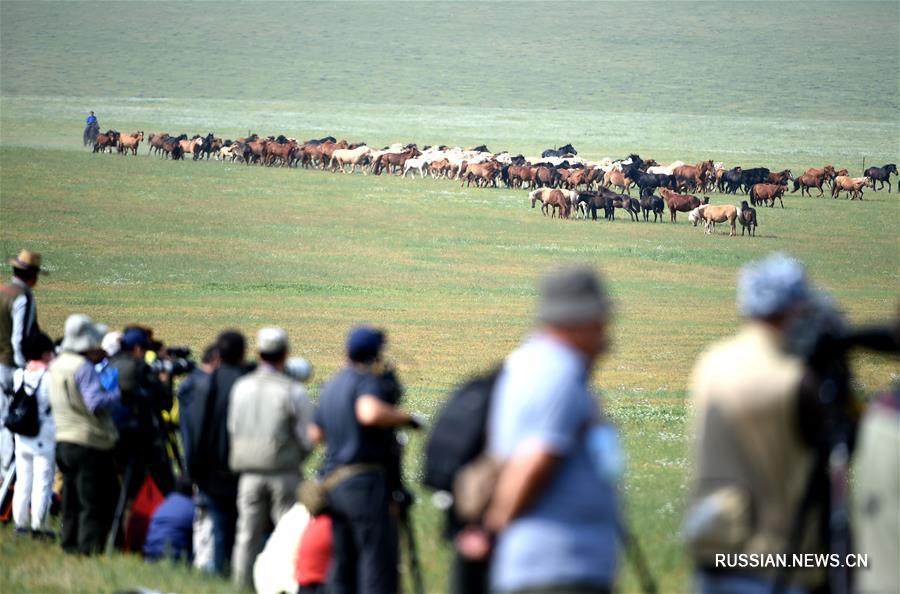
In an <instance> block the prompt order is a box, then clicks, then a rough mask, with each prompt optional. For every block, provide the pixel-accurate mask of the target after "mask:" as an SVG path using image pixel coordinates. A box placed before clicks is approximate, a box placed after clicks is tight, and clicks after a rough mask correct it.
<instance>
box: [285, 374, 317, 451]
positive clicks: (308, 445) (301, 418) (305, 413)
mask: <svg viewBox="0 0 900 594" xmlns="http://www.w3.org/2000/svg"><path fill="white" fill-rule="evenodd" d="M291 404H292V405H293V408H294V410H293V412H294V435H295V436H296V437H297V441H298V442H299V443H300V446H301V448H302V449H303V452H304V453H309V452H311V451H312V450H313V448H314V447H316V444H317V443H318V440H316V441H313V440H312V431H311V430H310V427H312V426H314V423H313V413H314V411H313V406H312V403H311V402H310V401H309V398H307V397H306V390H305V389H304V388H303V386H301V385H300V384H295V385H294V386H292V388H291Z"/></svg>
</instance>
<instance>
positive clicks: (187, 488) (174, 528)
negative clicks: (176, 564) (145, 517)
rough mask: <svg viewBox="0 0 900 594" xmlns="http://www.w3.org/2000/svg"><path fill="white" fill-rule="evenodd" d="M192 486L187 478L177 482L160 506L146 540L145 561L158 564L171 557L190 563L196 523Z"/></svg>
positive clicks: (154, 515)
mask: <svg viewBox="0 0 900 594" xmlns="http://www.w3.org/2000/svg"><path fill="white" fill-rule="evenodd" d="M192 493H193V486H192V485H191V482H190V481H189V480H188V479H186V478H185V477H179V478H178V479H177V480H176V481H175V488H174V489H172V491H171V492H170V493H169V494H168V495H167V496H166V499H165V501H163V502H162V503H160V504H159V507H157V508H156V510H154V512H153V515H152V516H151V517H150V524H149V526H148V527H147V538H146V540H144V547H143V551H144V559H145V560H147V561H159V560H160V559H164V558H166V557H170V558H172V559H173V560H175V561H187V560H189V559H190V557H191V540H192V531H193V524H194V501H193V499H192V497H191V495H192Z"/></svg>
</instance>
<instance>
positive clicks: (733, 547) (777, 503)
mask: <svg viewBox="0 0 900 594" xmlns="http://www.w3.org/2000/svg"><path fill="white" fill-rule="evenodd" d="M811 298H812V291H811V289H810V286H809V283H808V281H807V277H806V271H805V270H804V268H803V266H802V265H801V264H800V263H799V262H797V261H796V260H793V259H791V258H788V257H786V256H784V255H781V254H775V255H772V256H769V257H768V258H766V259H764V260H762V261H758V262H754V263H751V264H749V265H747V266H746V267H744V269H743V270H742V271H741V274H740V279H739V282H738V295H737V303H738V309H739V311H740V313H741V315H742V316H743V317H744V318H745V323H744V324H743V326H742V327H741V328H740V330H739V332H738V333H737V335H736V336H733V337H731V338H728V339H725V340H723V341H722V342H719V343H718V344H716V345H714V346H712V347H711V348H710V349H709V350H707V351H706V352H705V353H704V354H703V355H702V356H701V357H700V359H699V361H698V362H697V364H696V366H695V367H694V371H693V375H692V378H691V386H690V393H691V399H692V402H693V412H694V418H693V429H692V434H693V436H694V444H693V469H694V476H693V482H692V486H691V489H690V500H689V507H688V512H687V516H686V519H685V527H684V530H685V537H686V540H687V544H688V547H689V550H690V553H691V555H692V557H693V561H694V563H695V566H696V569H697V579H698V589H699V591H700V592H702V593H704V594H711V593H717V592H723V593H724V592H739V593H744V592H747V593H750V592H754V593H755V592H759V593H763V592H770V591H772V588H773V585H774V582H775V573H774V570H773V569H766V568H759V569H755V568H748V567H737V566H735V565H736V564H729V563H724V562H722V559H723V554H742V553H753V554H778V553H784V552H788V553H821V552H825V551H826V549H827V547H826V542H825V541H824V538H823V537H822V534H821V530H820V529H819V527H818V526H816V524H817V522H815V521H813V522H811V523H810V524H809V525H808V526H807V530H806V531H805V532H804V538H803V539H802V540H801V542H800V543H799V549H798V550H790V551H788V550H787V549H788V547H789V544H790V543H789V541H790V540H791V539H790V536H791V529H792V526H793V525H794V520H795V516H796V514H797V513H798V508H799V507H800V503H801V500H802V499H803V497H804V490H805V487H806V483H807V478H808V476H809V474H810V470H811V468H812V464H813V460H814V453H815V452H814V447H813V444H812V443H811V442H810V441H809V438H808V437H806V438H805V437H804V436H805V434H808V433H809V430H808V429H807V428H805V427H804V426H803V425H802V423H803V420H804V418H806V417H807V415H805V414H803V412H802V410H803V407H804V406H806V404H805V402H804V398H803V397H802V390H801V385H802V382H803V379H804V375H805V366H804V362H803V361H802V360H801V358H799V357H797V356H795V355H792V354H790V353H789V352H788V351H787V344H788V339H789V338H790V336H791V333H792V332H793V331H794V330H795V328H796V326H797V324H798V322H801V321H802V320H804V310H805V309H806V308H807V307H808V305H809V303H810V300H811ZM811 517H813V518H818V515H814V516H811ZM792 571H794V572H796V573H795V575H794V579H793V580H792V582H793V584H796V586H793V587H791V588H788V589H786V590H784V591H785V592H811V591H814V590H815V589H817V588H819V587H821V586H822V585H823V584H824V582H825V574H824V572H823V571H821V570H815V569H803V568H797V569H795V570H792Z"/></svg>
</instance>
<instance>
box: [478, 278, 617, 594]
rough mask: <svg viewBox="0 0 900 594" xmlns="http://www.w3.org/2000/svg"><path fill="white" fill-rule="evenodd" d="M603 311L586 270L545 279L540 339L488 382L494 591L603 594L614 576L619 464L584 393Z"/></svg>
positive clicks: (599, 349) (608, 433) (604, 343)
mask: <svg viewBox="0 0 900 594" xmlns="http://www.w3.org/2000/svg"><path fill="white" fill-rule="evenodd" d="M609 310H610V304H609V301H608V298H607V296H606V294H605V292H604V290H603V289H602V287H601V285H600V281H599V279H598V278H597V276H596V275H595V274H594V272H593V271H592V270H590V269H587V268H564V269H561V270H558V271H555V272H552V273H551V274H549V275H548V276H547V277H545V279H544V280H543V282H542V285H541V301H540V304H539V308H538V322H539V324H538V328H537V331H536V332H535V333H534V334H533V335H532V336H530V337H529V338H528V339H526V341H525V342H524V344H522V345H521V346H520V347H519V348H518V349H517V350H515V351H514V352H513V353H512V354H511V355H510V356H509V357H508V358H507V360H506V362H505V363H504V367H503V370H502V372H501V375H500V377H499V378H498V380H497V386H496V388H495V392H494V396H493V401H492V409H491V413H490V417H489V424H488V432H487V434H488V449H489V451H490V452H491V453H492V454H493V455H494V456H495V457H496V458H497V459H499V460H502V461H503V462H504V466H503V470H502V471H501V474H500V477H499V480H498V483H497V487H496V490H495V491H494V496H493V499H492V501H491V505H490V507H489V508H488V510H487V513H486V514H485V526H486V528H487V529H488V531H489V532H491V533H494V534H496V535H497V541H496V544H495V549H494V553H493V559H492V565H491V590H492V591H494V592H503V593H507V592H516V593H520V592H521V593H524V592H542V593H547V592H554V593H572V592H578V593H581V594H600V593H607V592H609V591H610V588H611V586H612V583H613V581H614V579H615V574H616V538H617V527H618V521H619V517H618V503H617V489H616V482H617V479H618V472H619V470H620V468H619V460H620V457H619V455H618V451H617V445H616V440H615V437H614V432H613V430H612V429H611V427H610V426H609V425H608V424H605V423H603V422H602V418H601V414H600V410H599V407H598V404H597V401H596V399H595V397H594V395H593V394H592V392H591V389H590V386H589V382H590V377H591V371H592V368H593V365H594V362H595V361H596V360H597V358H598V357H599V356H600V355H601V354H603V353H604V352H605V351H606V350H607V347H608V338H607V336H608V335H607V327H608V323H609Z"/></svg>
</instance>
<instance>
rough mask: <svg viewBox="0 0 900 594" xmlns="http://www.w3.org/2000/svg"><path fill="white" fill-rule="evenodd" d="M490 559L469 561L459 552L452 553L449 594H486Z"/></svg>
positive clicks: (488, 588) (488, 589)
mask: <svg viewBox="0 0 900 594" xmlns="http://www.w3.org/2000/svg"><path fill="white" fill-rule="evenodd" d="M490 567H491V562H490V560H489V559H488V560H485V561H469V560H468V559H466V558H465V557H463V556H462V555H460V554H459V553H455V554H454V555H453V565H452V567H451V568H450V594H488V592H489V591H490V584H489V583H488V572H489V571H490Z"/></svg>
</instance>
